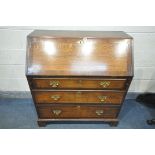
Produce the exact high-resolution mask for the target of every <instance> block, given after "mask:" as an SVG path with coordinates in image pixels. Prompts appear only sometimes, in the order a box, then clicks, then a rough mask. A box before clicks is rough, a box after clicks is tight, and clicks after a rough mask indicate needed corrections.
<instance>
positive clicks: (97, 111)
mask: <svg viewBox="0 0 155 155" xmlns="http://www.w3.org/2000/svg"><path fill="white" fill-rule="evenodd" d="M103 113H104V111H103V110H96V115H98V116H101V115H103Z"/></svg>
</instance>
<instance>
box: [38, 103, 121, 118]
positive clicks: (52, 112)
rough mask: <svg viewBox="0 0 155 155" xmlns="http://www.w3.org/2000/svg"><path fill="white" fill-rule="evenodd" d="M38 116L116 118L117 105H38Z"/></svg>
mask: <svg viewBox="0 0 155 155" xmlns="http://www.w3.org/2000/svg"><path fill="white" fill-rule="evenodd" d="M37 111H38V115H39V118H42V119H52V118H54V119H56V118H64V119H67V118H69V119H72V118H73V119H74V118H75V119H76V118H116V117H117V115H118V112H119V108H118V107H110V106H80V105H78V106H46V107H44V106H43V107H42V106H40V107H38V109H37Z"/></svg>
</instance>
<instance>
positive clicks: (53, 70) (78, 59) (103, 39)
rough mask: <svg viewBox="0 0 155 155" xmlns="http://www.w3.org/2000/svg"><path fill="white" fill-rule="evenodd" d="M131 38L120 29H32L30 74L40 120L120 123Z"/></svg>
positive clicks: (129, 75) (41, 122)
mask: <svg viewBox="0 0 155 155" xmlns="http://www.w3.org/2000/svg"><path fill="white" fill-rule="evenodd" d="M132 42H133V40H132V37H131V36H129V35H127V34H126V33H124V32H117V31H116V32H111V31H107V32H104V31H54V30H36V31H33V32H32V33H31V34H29V35H28V37H27V58H26V77H27V80H28V83H29V86H30V90H31V94H32V97H33V101H34V104H35V107H36V111H37V114H38V125H39V126H45V125H46V123H48V122H52V121H103V122H106V123H109V124H110V125H111V126H116V125H117V124H118V114H119V112H120V109H121V106H122V104H123V101H124V98H125V96H126V93H127V91H128V88H129V85H130V83H131V80H132V78H133V62H132V60H133V59H132V45H133V43H132Z"/></svg>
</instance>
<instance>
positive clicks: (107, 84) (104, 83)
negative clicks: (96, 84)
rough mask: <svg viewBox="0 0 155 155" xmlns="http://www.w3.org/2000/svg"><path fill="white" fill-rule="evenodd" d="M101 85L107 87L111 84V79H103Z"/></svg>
mask: <svg viewBox="0 0 155 155" xmlns="http://www.w3.org/2000/svg"><path fill="white" fill-rule="evenodd" d="M100 85H101V86H102V87H103V88H107V87H109V86H110V81H101V82H100Z"/></svg>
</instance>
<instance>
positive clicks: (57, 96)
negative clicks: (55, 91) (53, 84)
mask: <svg viewBox="0 0 155 155" xmlns="http://www.w3.org/2000/svg"><path fill="white" fill-rule="evenodd" d="M51 98H52V99H53V100H54V101H57V100H59V99H60V95H52V96H51Z"/></svg>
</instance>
